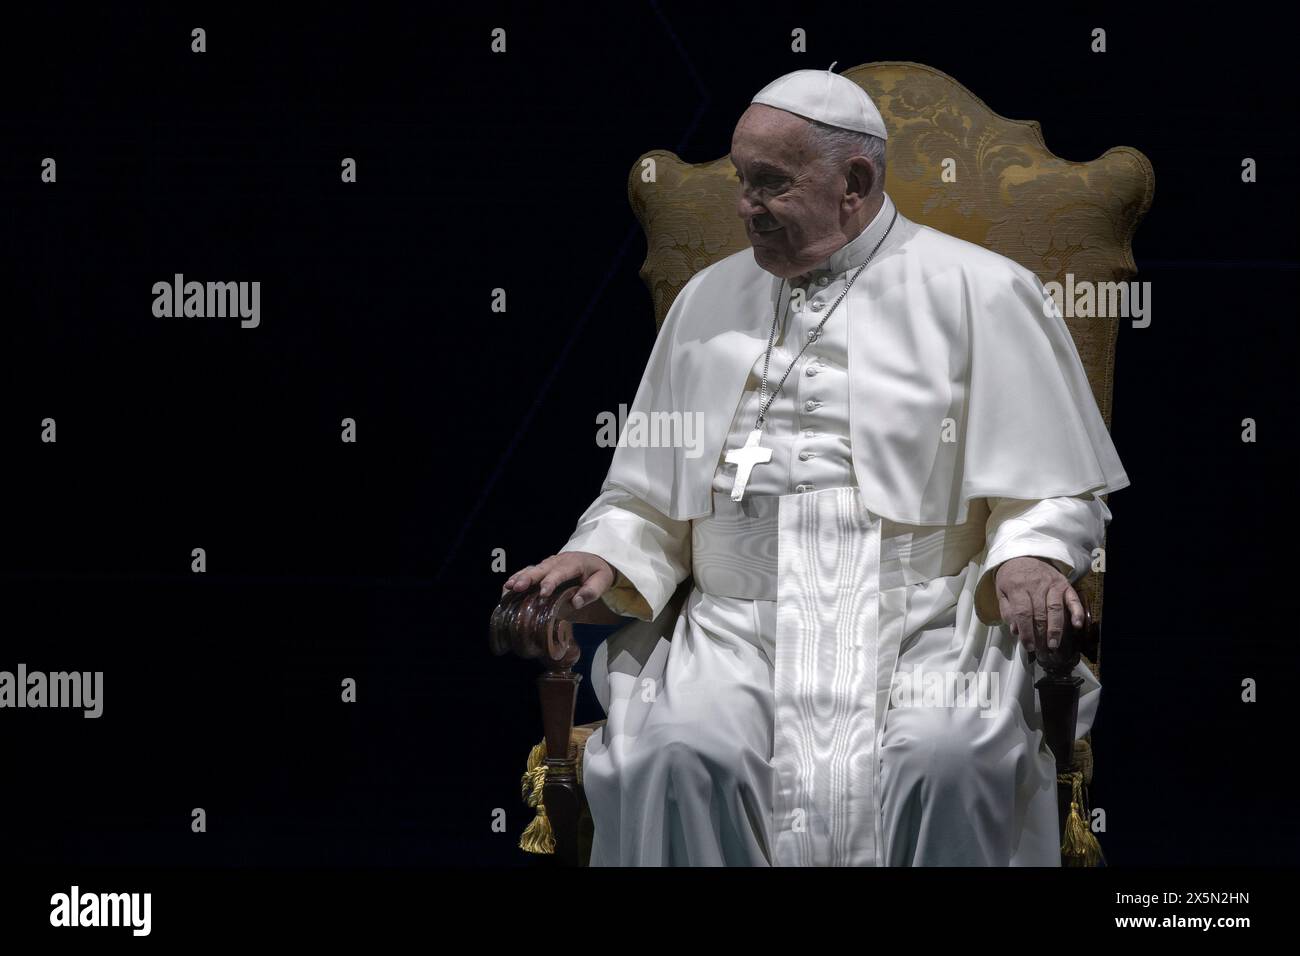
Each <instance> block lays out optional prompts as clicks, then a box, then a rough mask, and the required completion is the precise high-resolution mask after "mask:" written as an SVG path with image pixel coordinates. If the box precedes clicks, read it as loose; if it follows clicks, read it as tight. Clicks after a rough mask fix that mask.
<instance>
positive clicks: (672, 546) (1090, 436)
mask: <svg viewBox="0 0 1300 956" xmlns="http://www.w3.org/2000/svg"><path fill="white" fill-rule="evenodd" d="M893 212H894V206H893V203H892V201H891V200H890V199H889V197H888V196H886V197H885V203H884V206H883V208H882V209H881V211H880V214H879V215H878V216H877V217H876V218H875V220H874V221H873V222H872V223H871V224H870V225H869V226H868V227H867V228H866V229H865V230H864V231H863V233H862V234H861V235H859V236H858V237H857V238H856V239H854V240H853V241H852V242H850V243H849V244H848V245H846V246H845V247H843V248H842V249H840V250H839V251H837V252H836V253H835V254H834V255H832V256H830V257H829V258H828V259H827V260H826V261H824V262H823V263H821V264H820V265H819V266H818V267H817V268H816V269H814V270H812V271H811V272H810V273H809V274H808V276H807V277H805V278H803V279H802V280H801V282H800V287H801V288H803V289H804V290H805V300H804V303H803V307H802V309H798V308H791V306H790V303H789V301H788V297H789V295H790V293H791V285H790V284H789V283H787V284H786V287H785V293H784V294H783V295H782V300H781V303H780V305H779V308H780V309H781V315H782V319H781V325H780V327H779V330H778V336H777V345H776V347H775V348H774V350H773V353H772V358H771V372H770V382H771V383H772V384H775V382H776V381H777V380H779V378H780V375H781V373H782V372H783V371H784V370H785V368H786V367H787V366H788V365H789V363H790V361H791V360H792V359H793V357H794V356H795V354H796V353H797V352H798V350H799V348H800V347H802V345H803V343H804V341H806V335H807V332H808V331H809V330H810V329H812V328H813V327H814V326H816V325H817V324H818V323H819V322H820V321H821V319H822V317H823V316H824V314H825V311H824V310H825V309H828V308H830V306H831V304H832V303H834V301H835V299H836V298H837V297H838V296H839V294H840V293H841V292H842V291H843V289H844V286H845V283H846V281H847V279H848V278H849V276H850V275H851V273H852V271H853V270H854V269H856V267H857V266H858V265H860V264H861V263H862V262H864V261H865V260H866V258H867V256H868V254H869V253H870V251H871V249H872V248H874V247H875V246H876V243H877V242H878V241H879V240H880V237H881V236H882V235H884V234H885V230H886V227H887V226H888V225H889V221H890V218H891V216H892V215H893ZM778 284H779V280H778V279H776V278H775V277H773V276H771V275H770V274H769V273H766V272H764V271H762V270H761V269H760V268H759V267H758V266H757V264H756V263H755V261H754V256H753V252H752V250H749V249H746V250H743V251H742V252H739V253H736V254H735V255H732V256H729V257H728V258H726V259H723V260H721V261H720V262H717V263H715V264H713V265H712V266H710V267H708V268H706V269H704V270H702V271H701V272H699V273H698V274H697V275H695V276H694V277H693V278H692V279H691V281H690V282H689V283H687V285H686V286H685V288H683V290H682V292H681V293H680V294H679V295H678V297H677V299H676V301H675V302H674V304H673V306H672V308H671V309H670V311H669V313H668V316H667V317H666V319H665V322H664V325H663V328H662V329H661V331H660V334H659V337H658V339H657V341H656V344H655V347H654V350H653V352H652V354H651V358H650V361H649V363H648V365H647V368H646V372H645V376H644V377H643V379H642V382H641V386H640V389H639V390H638V392H637V396H636V399H635V401H634V403H633V405H632V408H631V411H630V412H629V416H628V420H629V427H627V428H625V430H624V433H623V436H622V439H623V442H622V443H621V444H620V446H619V447H618V448H617V449H616V450H615V455H614V461H613V464H612V466H611V468H610V471H609V474H608V476H607V478H606V481H605V484H604V486H603V488H602V492H601V494H600V496H599V497H598V498H597V499H596V501H595V502H594V503H593V504H592V505H591V507H590V508H589V509H588V510H587V512H586V513H585V514H584V515H583V516H582V518H581V519H580V520H579V522H578V527H577V530H576V531H575V532H574V534H573V537H572V538H571V539H570V540H569V541H568V543H567V544H566V545H565V546H564V548H562V549H561V550H562V551H589V552H593V553H595V554H599V555H601V556H602V557H604V558H605V559H606V560H607V561H609V562H610V564H612V565H613V566H614V567H615V568H616V569H617V571H618V572H619V574H618V579H617V581H616V584H615V586H614V587H613V588H612V589H611V590H610V591H609V592H607V594H606V595H605V601H606V603H607V604H609V606H610V607H612V608H613V609H614V610H616V611H618V612H619V613H622V614H625V615H628V616H630V617H635V618H638V619H639V620H641V621H644V622H646V623H644V624H636V623H634V624H633V625H632V626H630V627H627V628H624V629H623V630H622V631H620V632H619V633H618V634H617V635H615V637H614V638H612V639H611V641H607V642H606V643H605V644H603V645H602V646H601V648H600V650H599V651H598V653H597V655H596V658H595V660H594V661H593V666H592V673H593V678H592V679H593V683H594V685H595V689H596V692H597V695H598V697H599V698H600V701H601V704H602V705H603V706H604V708H605V711H606V714H607V722H606V724H605V726H604V727H603V728H602V730H601V731H599V732H597V733H595V734H593V735H592V736H591V738H590V739H589V740H588V742H587V745H586V751H585V754H584V789H585V792H586V796H587V800H588V803H589V805H590V808H591V812H592V816H593V820H594V822H595V840H594V843H593V846H592V858H591V862H592V864H593V865H597V866H599V865H768V864H772V865H889V866H909V865H912V866H914V865H987V866H1007V865H1016V866H1025V865H1028V866H1058V865H1059V863H1060V850H1059V840H1058V829H1057V824H1058V820H1057V805H1056V785H1055V780H1056V770H1055V761H1054V759H1053V756H1052V754H1051V752H1050V750H1049V749H1048V747H1047V744H1046V742H1045V740H1044V736H1043V727H1042V719H1041V715H1040V713H1039V711H1038V705H1037V699H1036V693H1035V690H1034V686H1033V685H1034V681H1035V680H1036V679H1037V677H1038V676H1041V672H1040V671H1038V669H1037V665H1035V664H1033V663H1032V662H1031V661H1030V659H1029V656H1028V652H1027V651H1026V650H1024V649H1023V647H1022V646H1021V645H1020V644H1019V642H1018V641H1017V640H1016V639H1015V638H1013V637H1012V635H1011V633H1010V631H1009V629H1008V627H1007V626H1006V625H1005V624H1004V623H1002V622H1001V620H1000V612H999V608H998V602H997V597H996V594H995V592H994V580H993V577H994V574H993V572H994V571H995V569H996V567H997V566H998V565H999V564H1001V563H1002V562H1004V561H1006V560H1007V559H1009V558H1012V557H1017V556H1022V555H1033V556H1037V557H1041V558H1045V559H1047V560H1049V561H1051V562H1052V563H1053V564H1054V565H1055V566H1056V567H1057V568H1058V569H1059V570H1061V571H1062V573H1064V574H1065V575H1066V576H1067V577H1069V578H1070V580H1071V581H1077V580H1078V579H1079V578H1081V577H1082V576H1083V575H1084V574H1086V573H1087V571H1088V570H1089V567H1090V564H1091V560H1092V552H1093V549H1094V548H1097V547H1099V546H1100V544H1101V542H1102V537H1103V534H1104V531H1105V527H1106V523H1107V522H1108V521H1109V520H1110V511H1109V510H1108V508H1107V506H1106V504H1105V503H1104V502H1102V501H1101V500H1100V499H1099V498H1098V497H1096V495H1100V494H1104V493H1107V492H1111V491H1115V490H1117V489H1119V488H1122V487H1124V486H1125V485H1127V484H1128V478H1127V476H1126V475H1125V474H1124V471H1123V469H1122V467H1121V465H1120V462H1119V458H1118V456H1117V454H1116V452H1115V449H1114V446H1113V445H1112V444H1111V441H1110V437H1109V435H1108V434H1107V432H1106V429H1105V425H1104V423H1103V421H1102V418H1101V415H1100V413H1099V412H1098V410H1097V407H1096V404H1095V402H1094V400H1093V398H1092V393H1091V391H1090V390H1089V388H1088V383H1087V380H1086V376H1085V374H1084V371H1083V367H1082V364H1081V362H1080V360H1079V356H1078V352H1077V350H1076V349H1075V347H1074V343H1073V340H1072V339H1071V337H1070V334H1069V331H1068V330H1067V328H1066V326H1065V324H1064V322H1063V321H1062V319H1061V318H1060V315H1059V312H1056V311H1055V310H1054V309H1052V308H1050V307H1049V308H1048V310H1047V313H1048V314H1045V310H1044V300H1045V294H1044V292H1043V289H1042V285H1041V284H1040V283H1039V282H1038V280H1037V278H1036V277H1035V276H1034V275H1033V274H1032V273H1031V272H1029V271H1028V270H1026V269H1024V268H1023V267H1021V266H1019V265H1017V264H1016V263H1014V262H1012V261H1011V260H1009V259H1006V258H1004V257H1002V256H999V255H996V254H994V253H992V252H989V251H987V250H984V249H982V248H980V247H978V246H975V245H973V244H970V243H966V242H964V241H962V240H959V239H956V238H953V237H951V236H948V235H945V234H944V233H940V232H938V231H936V230H933V229H930V228H928V227H925V226H921V225H919V224H916V223H913V222H911V221H909V220H907V219H905V218H904V217H903V216H902V215H899V217H898V219H897V222H896V223H895V225H894V228H893V230H892V232H890V234H889V236H888V238H887V239H886V241H885V244H884V245H883V246H881V247H880V250H879V252H878V253H877V254H876V256H875V258H874V259H873V260H872V262H871V264H870V265H869V266H868V267H867V269H866V271H865V272H864V273H863V274H862V275H861V276H859V278H858V280H857V282H856V283H855V284H854V286H853V287H852V289H851V290H850V293H849V295H848V296H847V297H846V298H845V300H844V301H843V302H842V303H841V304H840V306H839V308H838V309H837V310H836V311H835V313H834V314H833V315H832V316H831V318H830V320H829V321H828V323H827V324H826V326H825V328H824V330H823V332H822V334H821V335H820V337H819V338H817V339H815V341H814V342H813V343H812V344H811V345H810V347H809V348H808V349H807V350H806V351H805V352H804V354H803V357H802V358H801V359H800V360H799V363H798V364H797V365H796V366H795V368H794V369H793V371H792V372H791V373H790V376H789V378H788V379H787V380H786V383H785V387H784V389H783V390H782V392H781V393H780V394H779V396H778V397H777V399H776V400H775V402H774V403H773V405H772V407H771V410H770V412H769V414H768V421H767V425H766V427H765V428H764V434H763V440H762V444H763V445H764V446H766V447H770V448H771V449H772V459H771V461H770V462H767V463H765V464H759V465H756V466H755V467H754V469H753V472H752V474H751V477H750V481H749V485H748V489H747V491H746V493H745V496H744V499H743V500H742V501H741V502H733V501H732V500H731V497H730V491H731V488H732V482H733V479H734V477H735V466H734V465H731V464H727V463H725V461H724V460H723V459H724V455H725V451H726V450H727V449H732V448H737V447H740V446H741V445H743V444H744V443H745V441H746V439H747V437H748V436H749V433H750V431H751V430H752V429H753V427H754V420H755V418H756V416H757V411H758V400H759V397H758V387H759V376H760V375H761V372H762V367H763V356H764V352H765V349H766V345H767V336H768V332H769V329H770V324H771V321H772V316H773V312H774V310H775V309H776V308H778V303H777V299H776V295H777V289H778ZM769 387H771V386H769ZM738 402H739V405H738V404H737V403H738ZM670 412H678V413H686V414H692V413H696V412H698V413H701V414H702V426H703V428H702V431H701V432H699V433H698V434H696V435H695V436H694V437H695V439H698V441H696V443H695V444H694V445H691V444H690V443H689V442H687V441H684V440H683V441H677V442H675V443H672V442H670V443H663V442H657V441H655V440H647V438H646V435H645V434H642V435H640V438H639V439H638V438H637V435H636V434H635V433H634V432H633V429H632V427H631V424H632V422H633V421H634V420H635V419H636V416H637V415H638V414H640V415H643V416H645V417H644V418H643V419H642V421H649V420H651V418H652V416H653V415H655V414H656V413H657V414H660V415H664V414H666V413H670ZM659 421H660V422H665V421H670V420H669V419H665V418H661V419H659ZM682 435H683V436H685V437H689V436H690V433H688V432H683V433H682ZM662 437H663V435H662V433H661V434H660V438H662ZM688 575H693V577H694V587H693V588H692V589H691V591H690V593H689V596H688V597H687V598H686V600H685V604H684V606H683V607H682V609H681V611H680V613H677V612H676V610H675V609H674V608H673V607H671V606H670V605H669V600H670V598H671V597H672V595H673V593H674V591H675V590H676V588H677V586H678V584H679V583H680V582H682V581H683V580H684V579H685V578H686V577H687V576H688ZM669 638H670V639H669ZM611 644H612V645H613V646H611ZM1077 673H1078V675H1079V676H1080V677H1082V678H1083V679H1084V682H1085V683H1084V687H1083V691H1082V696H1081V699H1080V704H1079V722H1078V731H1077V732H1078V734H1079V735H1080V736H1081V735H1083V734H1084V733H1086V732H1087V731H1088V729H1089V728H1090V727H1091V724H1092V720H1093V717H1094V715H1095V712H1096V707H1097V701H1098V697H1099V694H1100V685H1099V684H1098V682H1097V680H1096V679H1095V678H1094V677H1093V675H1092V673H1091V672H1090V671H1089V670H1088V668H1087V667H1086V666H1085V665H1084V664H1082V663H1080V665H1079V667H1078V669H1077Z"/></svg>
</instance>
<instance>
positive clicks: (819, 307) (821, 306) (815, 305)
mask: <svg viewBox="0 0 1300 956" xmlns="http://www.w3.org/2000/svg"><path fill="white" fill-rule="evenodd" d="M824 308H826V303H825V302H818V301H817V300H816V299H813V303H812V310H813V311H814V312H820V311H821V310H822V309H824Z"/></svg>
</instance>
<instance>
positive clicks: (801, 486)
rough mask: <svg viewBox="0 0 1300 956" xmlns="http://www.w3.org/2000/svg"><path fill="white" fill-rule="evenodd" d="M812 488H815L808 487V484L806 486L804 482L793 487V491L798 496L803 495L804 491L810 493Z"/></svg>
mask: <svg viewBox="0 0 1300 956" xmlns="http://www.w3.org/2000/svg"><path fill="white" fill-rule="evenodd" d="M814 487H816V486H814V485H810V484H808V483H806V482H805V483H803V484H798V485H795V486H794V490H795V491H797V492H799V493H800V494H803V492H805V491H812V490H813V488H814Z"/></svg>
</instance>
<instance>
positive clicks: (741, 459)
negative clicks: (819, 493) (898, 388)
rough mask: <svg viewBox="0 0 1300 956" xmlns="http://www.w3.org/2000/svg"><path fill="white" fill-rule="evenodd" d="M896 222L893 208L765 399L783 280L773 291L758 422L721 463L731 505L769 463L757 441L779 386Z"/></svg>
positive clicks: (765, 450) (768, 454)
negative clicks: (726, 467) (729, 468)
mask: <svg viewBox="0 0 1300 956" xmlns="http://www.w3.org/2000/svg"><path fill="white" fill-rule="evenodd" d="M897 219H898V207H894V216H893V218H892V219H890V220H889V228H888V229H886V230H885V234H884V235H883V236H881V237H880V242H877V243H876V247H875V248H874V249H872V250H871V255H869V256H867V261H866V262H864V263H862V265H860V266H859V267H858V270H857V271H856V272H854V273H853V275H852V276H850V277H849V281H848V282H847V283H845V285H844V291H843V292H841V293H840V297H839V298H838V299H836V300H835V304H834V305H832V306H831V308H830V311H829V312H827V313H826V316H825V318H823V319H822V320H821V321H820V322H818V323H817V328H815V329H813V330H812V331H810V332H809V333H808V341H807V342H805V343H804V344H803V348H801V349H800V350H799V354H798V355H796V356H795V357H794V361H792V362H791V363H790V368H787V369H786V370H785V374H784V375H782V376H781V381H779V382H777V383H776V388H775V389H773V390H772V397H771V398H768V397H767V370H768V366H769V365H770V364H771V361H772V346H773V343H775V342H776V326H777V323H778V322H780V321H781V293H782V292H784V291H785V279H782V280H781V285H780V287H779V288H778V289H777V290H776V311H775V313H774V314H773V316H772V331H771V332H769V333H768V334H767V355H766V356H765V357H764V359H763V383H762V386H761V390H760V392H759V397H758V421H756V422H755V423H754V430H753V431H752V432H750V433H749V440H748V441H746V442H745V444H744V445H742V446H741V447H740V448H733V449H731V450H730V451H728V452H727V454H726V456H725V457H724V460H725V461H726V462H727V463H728V464H732V465H735V466H736V480H735V483H734V484H733V485H732V486H731V500H732V501H740V500H741V499H742V498H743V497H744V495H745V485H746V484H748V483H749V474H750V472H751V471H753V469H754V466H755V465H761V464H763V463H764V462H768V461H771V460H772V449H770V448H764V447H763V446H762V445H761V444H759V439H761V438H762V437H763V425H764V423H765V422H766V421H767V410H768V409H769V408H770V407H771V405H772V402H774V401H776V396H777V395H779V394H780V393H781V386H783V385H784V384H785V380H786V379H787V378H789V377H790V370H791V369H793V368H794V367H795V366H796V365H798V364H799V359H801V358H803V353H804V352H805V351H807V349H808V346H810V345H812V344H813V343H814V342H816V341H817V339H818V338H819V337H820V336H821V334H822V328H823V326H825V325H826V322H827V320H828V319H830V317H831V316H832V315H834V314H835V310H836V309H837V308H839V304H840V303H841V302H843V301H844V297H845V296H846V295H848V294H849V290H850V289H852V288H853V283H854V282H855V281H857V278H858V276H860V275H862V270H863V269H865V268H866V267H867V266H868V264H870V262H871V260H872V259H874V258H875V256H876V253H877V252H878V251H879V250H880V247H881V246H882V245H883V244H884V242H885V240H886V239H888V238H889V234H890V232H892V231H893V228H894V223H895V222H896V221H897Z"/></svg>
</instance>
